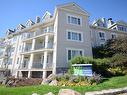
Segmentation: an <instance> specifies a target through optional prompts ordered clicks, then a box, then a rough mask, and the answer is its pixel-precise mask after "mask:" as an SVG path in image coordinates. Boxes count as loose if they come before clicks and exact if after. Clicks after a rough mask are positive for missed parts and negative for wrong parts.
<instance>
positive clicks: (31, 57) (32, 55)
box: [28, 53, 34, 78]
mask: <svg viewBox="0 0 127 95" xmlns="http://www.w3.org/2000/svg"><path fill="white" fill-rule="evenodd" d="M33 61H34V54H33V53H32V54H31V55H30V62H29V63H28V69H29V70H30V69H31V68H32V64H33ZM30 77H31V71H28V78H30Z"/></svg>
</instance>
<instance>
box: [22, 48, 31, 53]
mask: <svg viewBox="0 0 127 95" xmlns="http://www.w3.org/2000/svg"><path fill="white" fill-rule="evenodd" d="M29 51H31V47H25V49H24V51H23V52H29Z"/></svg>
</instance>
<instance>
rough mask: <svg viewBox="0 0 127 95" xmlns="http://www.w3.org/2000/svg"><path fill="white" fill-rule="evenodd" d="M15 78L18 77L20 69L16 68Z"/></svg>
mask: <svg viewBox="0 0 127 95" xmlns="http://www.w3.org/2000/svg"><path fill="white" fill-rule="evenodd" d="M15 78H18V71H17V70H16V73H15Z"/></svg>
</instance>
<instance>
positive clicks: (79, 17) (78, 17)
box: [66, 14, 82, 26]
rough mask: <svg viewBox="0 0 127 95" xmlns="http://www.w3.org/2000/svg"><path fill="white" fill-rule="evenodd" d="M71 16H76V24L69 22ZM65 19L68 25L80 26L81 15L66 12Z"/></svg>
mask: <svg viewBox="0 0 127 95" xmlns="http://www.w3.org/2000/svg"><path fill="white" fill-rule="evenodd" d="M69 16H70V21H69V20H68V17H69ZM71 17H74V18H77V24H74V23H72V22H71ZM79 19H80V25H79ZM66 21H67V24H70V25H76V26H82V17H81V16H77V15H72V14H67V15H66Z"/></svg>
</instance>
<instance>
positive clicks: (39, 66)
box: [32, 61, 43, 69]
mask: <svg viewBox="0 0 127 95" xmlns="http://www.w3.org/2000/svg"><path fill="white" fill-rule="evenodd" d="M32 68H36V69H41V68H43V63H42V62H41V61H40V62H33V64H32Z"/></svg>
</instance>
